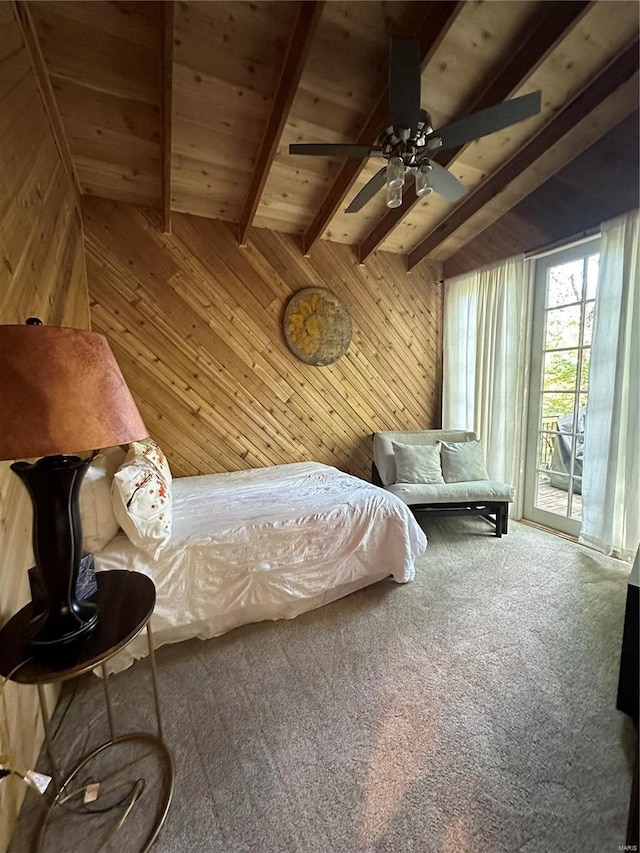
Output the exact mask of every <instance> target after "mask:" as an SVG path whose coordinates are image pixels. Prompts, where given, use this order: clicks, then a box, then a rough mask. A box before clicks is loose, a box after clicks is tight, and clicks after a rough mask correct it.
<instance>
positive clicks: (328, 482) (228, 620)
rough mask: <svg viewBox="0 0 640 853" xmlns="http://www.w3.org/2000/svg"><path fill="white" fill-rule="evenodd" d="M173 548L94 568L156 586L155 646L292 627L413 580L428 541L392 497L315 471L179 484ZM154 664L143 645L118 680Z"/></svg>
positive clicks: (108, 559) (121, 553)
mask: <svg viewBox="0 0 640 853" xmlns="http://www.w3.org/2000/svg"><path fill="white" fill-rule="evenodd" d="M173 509H174V520H173V532H172V537H171V542H170V543H169V545H168V546H167V547H166V549H165V550H164V551H163V552H162V553H161V554H160V556H159V557H158V559H157V560H153V559H152V558H150V557H149V556H148V555H147V554H146V553H145V552H144V551H142V550H140V549H139V548H137V547H135V546H134V545H132V544H131V542H129V540H128V539H127V538H126V536H125V535H124V534H123V533H120V534H118V535H117V536H116V537H115V539H113V540H112V541H111V542H110V543H109V544H108V545H107V547H106V548H104V549H103V550H102V551H100V552H99V553H97V554H96V555H95V558H96V567H97V568H98V570H104V569H122V568H128V569H134V570H136V571H139V572H143V573H144V574H146V575H149V577H151V578H152V579H153V581H154V582H155V584H156V589H157V603H156V609H155V612H154V615H153V617H152V621H151V625H152V628H153V630H154V639H155V644H156V646H160V645H162V644H164V643H171V642H178V641H180V640H184V639H188V638H191V637H200V638H201V639H207V638H209V637H214V636H217V635H219V634H222V633H224V632H225V631H228V630H230V629H231V628H235V627H237V626H238V625H244V624H246V623H248V622H258V621H261V620H263V619H292V618H293V617H295V616H298V615H299V614H300V613H303V612H304V611H306V610H310V609H312V608H314V607H319V606H321V605H322V604H326V603H328V602H330V601H333V600H335V599H337V598H340V597H341V596H343V595H346V594H348V593H349V592H352V591H354V590H356V589H359V588H360V587H363V586H366V585H367V584H370V583H375V582H376V581H379V580H381V579H382V578H385V577H387V576H389V575H392V576H393V578H394V579H395V580H396V581H398V582H399V583H405V582H407V581H410V580H413V577H414V573H415V568H414V563H415V560H416V557H418V556H419V555H420V554H421V553H422V552H423V551H424V550H425V548H426V545H427V540H426V537H425V535H424V533H423V531H422V530H421V529H420V527H419V526H418V525H417V523H416V521H415V519H414V518H413V515H412V514H411V512H410V511H409V509H408V508H407V506H406V505H405V504H404V503H403V502H402V501H401V500H400V499H399V498H396V497H395V496H394V495H391V494H389V493H388V492H385V491H384V490H383V489H380V488H378V487H376V486H372V485H371V484H369V483H366V482H365V481H363V480H359V479H357V478H356V477H352V476H350V475H348V474H344V473H342V472H341V471H338V470H337V469H335V468H330V467H328V466H327V465H321V464H319V463H315V462H304V463H295V464H291V465H279V466H276V467H273V468H261V469H252V470H249V471H239V472H235V473H231V474H213V475H207V476H202V477H185V478H181V479H176V480H174V481H173ZM145 653H146V639H145V637H144V636H139V637H137V638H135V639H134V640H133V641H132V642H131V643H130V644H129V646H127V648H126V649H124V650H123V651H122V652H120V654H119V655H118V656H117V657H116V658H115V659H114V660H113V661H112V666H111V671H117V670H120V669H124V668H126V667H127V666H129V665H130V664H131V663H132V662H133V660H134V659H135V658H139V657H142V656H143V655H144V654H145Z"/></svg>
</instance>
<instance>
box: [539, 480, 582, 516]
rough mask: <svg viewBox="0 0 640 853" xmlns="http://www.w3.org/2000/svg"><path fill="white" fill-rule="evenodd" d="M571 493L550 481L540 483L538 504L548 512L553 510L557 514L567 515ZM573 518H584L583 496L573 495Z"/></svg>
mask: <svg viewBox="0 0 640 853" xmlns="http://www.w3.org/2000/svg"><path fill="white" fill-rule="evenodd" d="M568 501H569V495H568V493H567V492H565V491H564V489H558V488H556V487H555V486H552V485H551V484H550V483H540V484H539V485H538V500H537V501H536V506H537V507H539V508H540V509H544V510H546V511H547V512H553V513H555V514H556V515H561V516H564V517H565V518H566V517H567V506H568ZM571 518H577V519H581V518H582V496H581V495H575V494H574V495H573V499H572V504H571Z"/></svg>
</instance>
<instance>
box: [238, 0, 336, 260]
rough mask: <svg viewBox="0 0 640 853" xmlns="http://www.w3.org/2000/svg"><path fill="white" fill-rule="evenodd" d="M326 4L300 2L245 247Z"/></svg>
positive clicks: (253, 192)
mask: <svg viewBox="0 0 640 853" xmlns="http://www.w3.org/2000/svg"><path fill="white" fill-rule="evenodd" d="M322 6H323V3H322V2H320V0H301V2H300V6H299V10H298V17H297V20H296V25H295V27H294V29H293V34H292V36H291V41H290V42H289V49H288V51H287V55H286V57H285V60H284V63H283V65H282V70H281V72H280V80H279V82H278V88H277V90H276V94H275V97H274V99H273V106H272V108H271V115H270V116H269V121H268V122H267V126H266V129H265V132H264V137H263V139H262V144H261V146H260V152H259V153H258V156H257V158H256V164H255V167H254V169H253V175H252V176H251V184H250V186H249V192H248V194H247V198H246V200H245V203H244V209H243V211H242V216H241V217H240V225H239V226H238V238H239V242H240V245H241V246H246V243H247V232H248V231H249V228H250V227H251V223H252V222H253V219H254V216H255V215H256V210H257V209H258V205H259V203H260V198H261V197H262V192H263V190H264V187H265V184H266V182H267V178H268V177H269V171H270V170H271V164H272V163H273V158H274V157H275V156H276V151H277V150H278V145H279V144H280V137H281V136H282V131H283V130H284V126H285V124H286V121H287V118H288V116H289V111H290V109H291V105H292V103H293V99H294V97H295V94H296V91H297V89H298V84H299V83H300V77H301V76H302V72H303V70H304V66H305V63H306V61H307V56H308V55H309V49H310V47H311V41H312V39H313V36H314V33H315V31H316V27H317V26H318V21H319V20H320V15H321V13H322Z"/></svg>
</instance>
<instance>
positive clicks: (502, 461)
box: [442, 255, 532, 518]
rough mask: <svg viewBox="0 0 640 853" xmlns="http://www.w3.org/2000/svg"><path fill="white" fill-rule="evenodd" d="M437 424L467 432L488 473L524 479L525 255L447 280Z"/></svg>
mask: <svg viewBox="0 0 640 853" xmlns="http://www.w3.org/2000/svg"><path fill="white" fill-rule="evenodd" d="M444 287H445V291H444V337H443V349H444V354H443V388H442V391H443V393H442V426H443V428H444V429H468V430H473V431H474V432H475V433H476V434H477V436H478V438H479V439H480V441H481V442H482V444H483V447H484V451H485V457H486V462H487V470H488V472H489V476H490V477H491V478H492V479H494V480H501V481H503V482H507V483H512V484H514V485H515V486H516V490H517V497H516V502H515V504H514V505H513V506H512V508H511V513H512V515H513V516H514V517H515V518H520V517H521V516H522V497H521V495H522V491H523V490H522V488H521V485H522V477H523V470H522V469H523V465H522V460H523V459H524V455H525V454H524V452H523V447H522V442H523V441H524V438H525V432H526V411H525V408H526V388H527V384H528V375H529V327H530V312H531V299H530V294H531V290H532V288H531V286H530V280H529V270H528V266H527V264H526V263H525V259H524V256H522V255H521V256H518V257H514V258H509V259H508V260H506V261H501V262H500V263H498V264H493V265H491V266H489V267H485V268H483V269H480V270H476V271H475V272H472V273H469V274H467V275H463V276H460V277H458V278H455V279H450V280H448V281H446V282H445V285H444Z"/></svg>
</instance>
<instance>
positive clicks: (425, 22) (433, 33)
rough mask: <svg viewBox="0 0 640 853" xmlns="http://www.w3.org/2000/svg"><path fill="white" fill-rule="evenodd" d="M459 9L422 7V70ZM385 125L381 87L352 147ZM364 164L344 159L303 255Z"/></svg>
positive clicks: (445, 0)
mask: <svg viewBox="0 0 640 853" xmlns="http://www.w3.org/2000/svg"><path fill="white" fill-rule="evenodd" d="M463 6H464V3H462V2H450V0H439V2H430V3H428V4H425V7H426V11H425V15H424V17H423V19H422V23H421V25H420V29H419V30H418V32H417V34H416V36H417V38H419V39H420V52H421V56H422V63H421V67H422V70H424V68H425V66H426V65H427V63H428V61H429V59H430V58H431V56H432V54H433V52H434V51H435V49H436V48H437V47H438V45H439V44H440V42H441V41H442V39H443V38H444V37H445V35H446V34H447V32H448V31H449V28H450V27H451V25H452V24H453V22H454V21H455V19H456V18H457V16H458V14H459V13H460V11H461V9H462V7H463ZM388 124H389V89H388V87H385V89H384V91H383V92H382V94H381V95H380V97H379V99H378V102H377V104H376V106H375V107H374V109H373V112H372V113H371V115H370V116H369V118H368V119H367V122H366V124H365V126H364V127H363V128H362V130H361V132H360V135H359V136H358V138H357V140H356V143H355V144H357V145H373V144H374V143H375V141H376V139H377V138H378V136H379V134H380V131H381V130H382V128H383V127H385V126H387V125H388ZM366 163H367V160H366V158H365V159H364V160H356V159H353V160H348V161H347V162H346V163H345V164H344V166H343V167H342V168H341V169H340V172H339V173H338V176H337V177H336V179H335V181H334V182H333V185H332V186H331V188H330V190H329V192H328V193H327V195H326V196H325V199H324V201H323V202H322V204H321V206H320V209H319V211H318V212H317V214H316V216H315V218H314V220H313V222H312V223H311V225H310V226H309V227H308V228H307V231H306V233H305V234H304V235H303V238H302V249H303V252H304V254H305V256H306V255H308V254H309V252H310V251H311V249H312V248H313V246H314V245H315V244H316V243H317V241H318V240H319V239H320V238H321V237H322V235H323V234H324V232H325V231H326V229H327V227H328V226H329V223H330V222H331V220H332V219H333V217H334V216H335V215H336V213H337V211H338V209H339V208H340V206H341V204H342V203H343V201H344V199H345V197H346V195H347V193H348V192H349V190H350V189H351V187H352V186H353V184H354V183H355V181H356V180H357V178H358V175H359V174H360V172H361V171H362V170H363V168H364V167H365V165H366Z"/></svg>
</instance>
